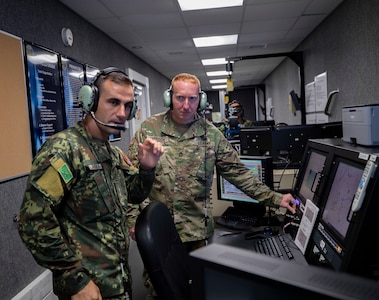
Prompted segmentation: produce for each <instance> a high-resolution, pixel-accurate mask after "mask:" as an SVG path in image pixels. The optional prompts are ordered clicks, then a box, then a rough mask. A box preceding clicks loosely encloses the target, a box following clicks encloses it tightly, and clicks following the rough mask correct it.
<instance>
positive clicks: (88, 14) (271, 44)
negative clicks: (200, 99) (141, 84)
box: [60, 0, 343, 90]
mask: <svg viewBox="0 0 379 300" xmlns="http://www.w3.org/2000/svg"><path fill="white" fill-rule="evenodd" d="M60 1H61V2H62V3H63V4H65V5H66V6H68V7H69V8H70V9H72V10H73V11H74V12H76V13H77V14H79V15H80V16H82V17H83V18H84V19H86V20H87V21H88V22H90V23H92V24H93V25H94V26H96V27H97V28H99V29H100V30H101V31H103V32H104V33H105V34H107V35H108V36H110V37H111V38H112V39H114V40H115V41H117V42H118V43H120V44H121V45H123V46H124V47H125V48H126V49H128V50H129V51H131V52H133V53H134V54H135V55H136V56H138V57H140V58H141V59H142V60H144V61H145V62H147V63H148V64H149V65H151V66H152V67H153V68H155V69H156V70H158V71H159V72H161V73H162V74H163V75H165V76H167V77H168V78H170V79H171V78H172V77H173V76H175V75H176V74H177V73H180V72H189V73H193V74H195V75H197V76H198V77H199V79H200V80H201V83H202V88H203V90H209V89H210V83H209V79H210V78H209V77H207V75H206V72H207V71H219V70H225V69H226V67H225V65H218V66H203V65H202V63H201V59H210V58H220V57H225V58H228V57H243V56H253V55H261V54H273V53H285V52H291V51H293V50H294V49H295V48H296V47H297V46H298V45H299V44H300V43H301V41H303V40H304V38H306V37H307V35H308V34H309V33H311V32H312V30H313V29H315V28H316V27H317V26H318V25H319V24H320V23H321V22H322V21H323V20H324V19H325V18H326V16H327V15H329V14H330V13H331V12H332V11H333V10H334V9H335V8H336V7H337V6H338V5H339V4H340V3H341V2H342V1H343V0H244V5H243V6H242V7H235V8H221V9H211V10H197V11H187V12H182V11H181V10H180V7H179V4H178V2H177V0H160V1H158V0H134V1H133V0H86V1H78V0H60ZM194 1H201V0H194ZM235 33H238V43H237V45H231V46H217V47H209V48H196V47H195V45H194V43H193V41H192V38H194V37H203V36H210V35H225V34H235ZM74 35H75V32H74ZM262 45H266V46H265V47H262ZM74 46H75V38H74ZM282 59H283V58H265V59H258V60H241V61H239V62H236V63H234V66H233V75H232V78H233V83H234V87H238V86H247V85H255V84H259V83H261V82H262V80H263V79H264V78H266V76H267V75H268V74H270V72H271V71H272V70H274V69H275V67H276V66H277V65H278V64H279V63H280V62H281V61H282ZM216 78H217V77H216Z"/></svg>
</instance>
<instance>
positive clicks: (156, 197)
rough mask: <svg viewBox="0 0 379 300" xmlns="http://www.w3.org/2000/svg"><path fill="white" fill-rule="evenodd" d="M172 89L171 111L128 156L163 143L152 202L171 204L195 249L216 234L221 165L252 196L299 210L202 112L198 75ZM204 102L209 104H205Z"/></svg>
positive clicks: (140, 134)
mask: <svg viewBox="0 0 379 300" xmlns="http://www.w3.org/2000/svg"><path fill="white" fill-rule="evenodd" d="M169 92H170V98H171V99H170V101H169V106H170V109H169V110H168V111H167V112H164V113H160V114H157V115H154V116H152V117H150V118H148V119H147V120H145V121H144V122H143V123H142V125H141V128H140V129H139V130H138V131H137V132H136V134H135V138H134V139H133V140H132V142H131V144H130V145H129V152H128V156H129V157H130V158H131V160H132V161H133V163H135V164H136V165H138V161H137V152H138V147H137V145H138V143H141V142H143V141H144V140H145V139H147V138H151V139H154V140H156V141H160V142H161V143H162V145H163V146H164V149H165V152H164V154H163V156H162V157H161V158H160V160H159V162H158V164H157V167H156V178H155V181H154V184H153V188H152V190H151V192H150V194H149V200H150V201H161V202H163V203H165V204H166V205H167V206H168V208H169V210H170V211H171V214H172V216H173V218H174V222H175V225H176V228H177V230H178V232H179V235H180V238H181V239H182V241H183V242H184V243H185V245H186V247H187V249H188V250H189V251H192V250H193V249H196V248H199V247H201V246H204V245H205V241H206V240H207V238H209V236H210V235H211V234H212V232H213V228H214V222H213V217H212V207H211V204H210V191H211V187H212V180H213V173H214V169H215V167H216V168H217V170H218V171H219V172H220V173H221V174H222V176H223V177H224V178H225V179H227V180H228V181H230V182H231V183H232V184H234V185H235V186H236V187H238V188H239V189H241V190H242V191H243V192H245V193H246V194H247V195H249V196H250V197H252V198H254V199H257V200H259V201H261V202H265V203H266V204H270V205H272V204H274V205H280V206H282V207H285V208H287V209H289V210H290V211H291V212H292V213H294V212H295V207H296V205H295V200H294V198H293V197H292V195H290V194H286V195H282V194H279V193H276V192H274V191H272V190H270V189H269V188H268V187H267V186H266V185H264V184H263V183H261V182H260V181H259V180H258V179H257V178H256V177H255V176H254V175H253V173H252V172H251V171H250V170H249V169H248V168H246V167H245V166H244V165H243V164H242V163H241V162H240V160H239V157H238V154H237V152H236V151H235V150H234V149H233V147H232V146H231V144H230V143H229V142H228V141H227V139H226V138H225V137H224V135H223V134H222V132H221V131H220V130H218V128H216V127H215V126H214V125H213V124H212V123H210V122H208V121H206V120H205V118H202V117H200V116H199V114H198V113H197V110H198V107H199V103H200V101H204V99H203V97H204V96H203V95H204V93H203V92H201V90H200V82H199V80H198V79H197V77H195V76H193V75H191V74H179V75H177V76H176V77H175V78H174V79H173V80H172V85H171V90H170V91H169ZM205 101H206V99H205ZM165 105H166V103H165ZM200 106H204V105H203V103H201V105H200ZM145 202H147V201H145ZM145 202H144V203H145ZM139 208H140V207H139V206H138V205H134V206H130V207H129V212H128V216H129V218H128V221H129V222H130V224H129V225H130V227H133V226H134V222H135V219H136V217H137V216H138V214H139ZM131 235H132V237H133V235H134V228H131ZM150 298H151V295H149V296H148V299H150Z"/></svg>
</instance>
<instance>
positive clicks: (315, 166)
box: [293, 140, 334, 213]
mask: <svg viewBox="0 0 379 300" xmlns="http://www.w3.org/2000/svg"><path fill="white" fill-rule="evenodd" d="M333 150H334V148H330V147H326V146H325V145H323V144H319V143H317V142H314V141H313V140H309V141H308V143H307V146H306V149H305V153H304V155H303V159H302V162H301V165H300V168H299V172H298V174H297V180H296V183H295V188H294V193H293V194H294V196H295V197H296V198H297V199H298V200H299V201H300V203H299V204H300V211H301V212H302V213H303V212H304V208H305V204H306V202H307V199H309V200H311V201H312V202H313V203H314V204H315V205H316V206H317V204H318V198H319V194H320V193H321V192H322V188H323V186H324V185H325V182H326V179H327V175H328V174H326V173H325V172H326V171H327V170H328V169H329V165H330V163H331V161H332V158H333V153H334V151H333Z"/></svg>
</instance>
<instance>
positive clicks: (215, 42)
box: [193, 34, 238, 48]
mask: <svg viewBox="0 0 379 300" xmlns="http://www.w3.org/2000/svg"><path fill="white" fill-rule="evenodd" d="M237 39H238V34H230V35H216V36H204V37H200V38H193V42H194V43H195V46H196V47H197V48H200V47H212V46H222V45H234V44H237Z"/></svg>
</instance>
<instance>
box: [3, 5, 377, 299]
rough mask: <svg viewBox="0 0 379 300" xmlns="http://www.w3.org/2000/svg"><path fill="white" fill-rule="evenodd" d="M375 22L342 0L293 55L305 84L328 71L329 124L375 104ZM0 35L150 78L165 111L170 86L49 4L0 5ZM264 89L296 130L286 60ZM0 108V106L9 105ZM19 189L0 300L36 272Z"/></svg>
mask: <svg viewBox="0 0 379 300" xmlns="http://www.w3.org/2000/svg"><path fill="white" fill-rule="evenodd" d="M89 9H90V7H89ZM378 15H379V2H377V0H364V1H363V0H361V1H359V0H345V1H344V2H343V3H342V4H341V5H340V6H339V7H338V8H337V9H336V10H335V12H334V13H333V14H332V15H331V16H330V17H328V18H327V19H326V20H325V21H324V22H323V23H322V24H321V25H320V26H319V27H318V28H317V29H316V30H314V32H313V33H312V34H311V35H310V36H309V37H308V38H306V39H305V40H304V42H303V43H302V44H301V45H300V47H299V48H298V50H302V51H304V63H305V83H308V82H311V81H313V78H314V76H315V75H318V74H320V73H322V72H325V71H327V72H328V91H331V90H333V89H336V88H339V89H340V93H339V94H338V96H337V101H336V103H335V105H334V107H333V111H332V116H331V117H330V121H340V120H341V108H342V106H344V105H351V104H362V103H364V104H370V103H377V102H378V100H377V98H378V97H379V87H378V85H377V80H378V75H379V69H378V68H379V67H378V63H377V62H378V61H379V54H378V51H377V49H378V48H379V38H378V36H379V35H378V30H379V19H378V18H377V16H378ZM62 27H70V28H71V29H72V30H73V32H74V34H75V41H74V46H73V47H71V48H67V47H65V46H64V45H63V43H62V42H61V37H60V30H61V28H62ZM0 30H3V31H5V32H8V33H11V34H13V35H16V36H19V37H21V38H22V39H24V40H27V41H29V42H33V43H37V44H40V45H42V46H45V47H47V48H49V49H51V50H54V51H56V52H58V53H60V54H62V55H66V56H68V57H71V58H73V59H76V60H78V61H80V62H83V63H88V64H90V65H94V66H97V67H99V68H104V67H106V66H110V65H113V66H116V67H119V68H121V69H127V68H132V69H133V70H135V71H137V72H139V73H141V74H142V75H144V76H146V77H148V78H149V83H150V99H151V102H152V103H153V106H152V107H151V112H152V113H156V112H159V111H162V110H163V109H164V108H163V105H162V92H163V91H164V90H165V89H166V88H167V87H168V86H169V83H170V82H169V79H168V78H165V77H164V76H162V75H161V74H160V73H159V71H157V70H155V69H153V68H151V67H150V66H148V65H147V64H145V63H144V62H143V61H141V60H140V59H138V58H137V57H135V56H134V55H133V54H131V53H130V52H128V51H127V50H126V49H124V48H123V47H121V46H120V45H119V44H117V43H115V42H114V41H113V40H111V39H110V38H108V37H107V36H105V35H104V34H103V33H102V32H100V31H99V30H97V29H96V28H94V27H93V26H92V25H90V24H89V23H87V22H86V21H84V20H82V19H81V18H80V17H79V16H78V15H76V14H74V13H73V12H72V11H70V10H69V9H67V8H66V7H65V6H63V5H62V4H61V3H60V2H58V1H56V0H0ZM0 72H6V70H0ZM265 84H266V93H267V96H268V97H272V98H273V101H274V106H275V121H277V122H287V123H289V124H299V123H300V116H298V115H297V116H296V117H294V116H293V115H292V114H291V113H290V112H289V110H288V93H289V92H290V91H291V90H292V89H294V90H295V91H296V92H297V93H298V94H300V90H299V89H300V88H299V83H298V73H297V68H294V66H293V65H292V64H291V62H288V61H287V60H286V61H285V62H284V63H283V64H282V65H281V66H280V67H279V68H278V69H277V70H276V71H275V72H274V73H273V74H271V76H269V78H267V79H266V82H265ZM0 101H1V103H3V105H4V106H5V104H6V101H8V99H0ZM127 144H128V138H127V134H126V136H125V135H123V138H122V142H121V144H120V146H121V147H122V148H124V149H125V148H126V146H127ZM0 167H1V166H0ZM25 182H26V177H21V178H17V179H14V180H9V181H7V182H2V183H0V201H1V204H2V209H1V210H0V253H1V258H0V264H1V273H0V298H1V299H10V298H12V297H13V296H14V295H16V294H17V293H18V292H19V291H20V290H22V289H23V287H25V286H26V285H27V284H28V283H29V282H31V281H32V280H33V279H34V278H35V277H36V276H38V275H39V274H40V273H41V272H42V269H41V268H40V267H38V266H37V265H36V264H35V262H34V261H33V259H32V257H31V255H30V254H29V253H28V252H27V251H26V250H25V248H24V247H23V245H22V243H21V241H20V239H19V236H18V233H17V230H16V226H15V223H14V221H13V216H14V215H15V214H17V213H18V209H19V206H20V203H21V199H22V195H23V189H24V187H25Z"/></svg>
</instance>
